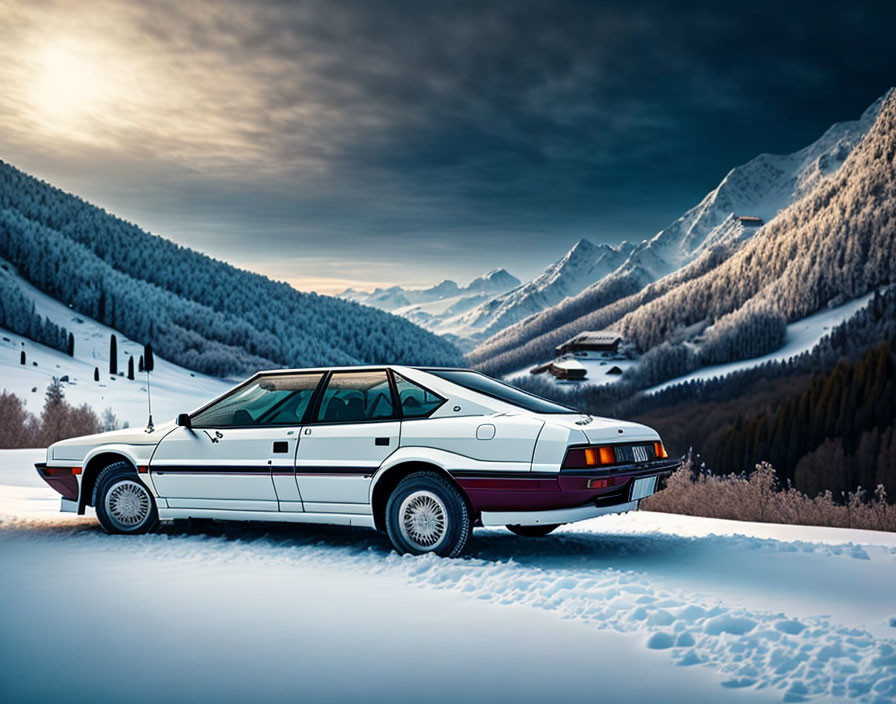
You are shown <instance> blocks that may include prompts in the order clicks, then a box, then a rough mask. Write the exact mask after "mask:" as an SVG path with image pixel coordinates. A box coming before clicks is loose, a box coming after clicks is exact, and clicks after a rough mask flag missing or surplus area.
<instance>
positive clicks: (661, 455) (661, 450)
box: [653, 440, 669, 460]
mask: <svg viewBox="0 0 896 704" xmlns="http://www.w3.org/2000/svg"><path fill="white" fill-rule="evenodd" d="M653 451H654V453H656V456H657V459H662V460H664V459H666V458H667V457H668V456H669V453H668V452H666V448H665V447H663V443H662V441H661V440H657V441H656V442H655V443H653Z"/></svg>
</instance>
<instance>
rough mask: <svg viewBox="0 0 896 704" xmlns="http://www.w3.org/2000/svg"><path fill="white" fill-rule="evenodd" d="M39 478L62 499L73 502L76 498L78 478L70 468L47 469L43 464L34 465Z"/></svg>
mask: <svg viewBox="0 0 896 704" xmlns="http://www.w3.org/2000/svg"><path fill="white" fill-rule="evenodd" d="M34 466H35V467H36V468H37V473H38V474H39V475H40V478H41V479H43V480H44V481H45V482H46V483H47V484H49V485H50V486H51V487H52V488H53V489H55V490H56V491H57V492H59V493H60V494H61V495H62V497H63V498H65V499H71V500H72V501H75V500H76V499H77V498H78V477H77V476H75V475H74V474H73V473H72V468H71V467H47V466H46V465H45V464H36V465H34Z"/></svg>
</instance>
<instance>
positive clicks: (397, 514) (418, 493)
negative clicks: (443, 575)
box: [386, 472, 472, 557]
mask: <svg viewBox="0 0 896 704" xmlns="http://www.w3.org/2000/svg"><path fill="white" fill-rule="evenodd" d="M471 529H472V524H471V521H470V509H469V508H468V506H467V503H466V501H464V497H463V496H461V493H460V492H459V491H458V490H457V488H456V487H455V486H454V485H453V484H452V483H451V482H450V481H448V480H447V479H446V478H445V477H443V476H442V475H440V474H438V473H436V472H415V473H414V474H410V475H408V476H407V477H405V478H404V479H402V480H401V481H400V482H399V484H398V486H397V487H395V490H394V491H393V492H392V495H391V496H390V497H389V501H388V503H387V504H386V532H387V533H388V534H389V539H390V540H391V541H392V544H393V545H394V546H395V549H396V550H398V552H401V553H410V554H412V555H422V554H424V553H428V552H431V553H435V554H436V555H440V556H442V557H457V556H458V555H460V554H461V553H462V552H463V550H464V548H465V547H466V545H467V540H468V539H469V537H470V532H471Z"/></svg>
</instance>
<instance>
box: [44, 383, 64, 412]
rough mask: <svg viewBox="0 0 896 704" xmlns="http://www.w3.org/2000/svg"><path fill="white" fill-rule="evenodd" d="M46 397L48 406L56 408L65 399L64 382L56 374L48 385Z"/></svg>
mask: <svg viewBox="0 0 896 704" xmlns="http://www.w3.org/2000/svg"><path fill="white" fill-rule="evenodd" d="M46 399H47V401H46V407H47V408H55V407H56V406H59V405H60V404H61V403H62V402H63V400H64V399H65V390H64V389H63V388H62V382H61V381H59V378H58V377H55V376H54V377H53V380H52V381H51V382H50V383H49V385H48V386H47V393H46Z"/></svg>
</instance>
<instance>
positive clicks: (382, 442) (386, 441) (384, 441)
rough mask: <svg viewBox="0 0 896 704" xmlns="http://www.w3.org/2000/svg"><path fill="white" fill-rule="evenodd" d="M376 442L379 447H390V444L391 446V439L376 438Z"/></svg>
mask: <svg viewBox="0 0 896 704" xmlns="http://www.w3.org/2000/svg"><path fill="white" fill-rule="evenodd" d="M374 442H375V443H376V444H377V445H388V444H389V438H376V439H375V440H374Z"/></svg>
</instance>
